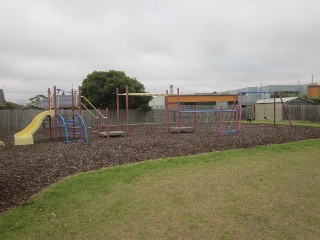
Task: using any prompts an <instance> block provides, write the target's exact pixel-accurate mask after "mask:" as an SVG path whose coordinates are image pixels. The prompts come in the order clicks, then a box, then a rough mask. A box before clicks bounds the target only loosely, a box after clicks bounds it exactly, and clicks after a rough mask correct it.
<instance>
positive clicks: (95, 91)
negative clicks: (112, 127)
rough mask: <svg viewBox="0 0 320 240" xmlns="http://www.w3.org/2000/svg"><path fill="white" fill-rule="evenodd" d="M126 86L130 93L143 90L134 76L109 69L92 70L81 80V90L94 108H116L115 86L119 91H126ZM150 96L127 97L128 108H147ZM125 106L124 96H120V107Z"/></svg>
mask: <svg viewBox="0 0 320 240" xmlns="http://www.w3.org/2000/svg"><path fill="white" fill-rule="evenodd" d="M126 86H128V88H129V92H130V93H137V92H145V88H144V86H143V84H141V83H140V82H139V81H138V80H137V79H136V78H131V77H128V76H127V75H126V74H125V73H124V72H122V71H115V70H110V71H108V72H105V71H94V72H92V73H90V74H88V75H87V77H86V78H85V79H84V80H83V81H82V87H81V92H82V95H83V96H85V97H86V98H87V99H88V100H89V101H90V102H91V103H92V104H93V105H94V106H95V107H96V108H109V109H114V108H116V105H117V101H116V88H119V93H125V92H126ZM151 99H152V97H149V96H147V97H137V96H130V97H129V108H130V109H137V108H141V109H144V110H148V109H149V106H148V104H149V101H150V100H151ZM125 107H126V101H125V96H120V108H125Z"/></svg>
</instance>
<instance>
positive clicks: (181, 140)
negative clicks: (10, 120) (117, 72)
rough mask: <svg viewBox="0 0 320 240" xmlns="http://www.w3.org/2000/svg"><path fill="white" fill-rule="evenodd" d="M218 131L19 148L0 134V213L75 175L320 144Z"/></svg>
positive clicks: (93, 137)
mask: <svg viewBox="0 0 320 240" xmlns="http://www.w3.org/2000/svg"><path fill="white" fill-rule="evenodd" d="M218 129H219V126H218V125H210V126H208V125H205V126H201V125H199V126H198V128H197V130H196V131H195V132H193V133H168V132H167V131H166V126H165V125H163V124H162V125H161V124H159V125H134V126H130V135H129V136H126V137H116V138H102V137H98V135H97V133H96V131H97V129H94V128H91V129H88V134H89V141H88V142H75V143H71V144H66V143H65V139H62V138H61V139H58V141H57V142H55V141H52V140H51V141H50V140H49V139H48V131H47V130H46V131H45V130H43V129H40V130H38V131H37V132H36V133H35V134H34V144H32V145H24V146H15V145H14V139H13V135H14V134H15V132H0V138H1V139H2V140H3V141H4V142H5V143H6V145H5V146H2V147H1V148H0V183H1V186H0V188H1V192H2V194H1V196H0V211H1V212H3V211H5V210H7V209H9V208H11V207H14V206H18V205H22V204H25V203H26V202H27V200H28V199H29V198H30V197H31V196H32V195H34V194H36V193H39V192H40V191H42V190H43V189H45V188H47V187H48V186H49V185H51V184H53V183H55V182H57V181H59V180H61V179H63V178H65V177H67V176H70V175H74V174H76V173H81V172H87V171H92V170H97V169H101V168H105V167H110V166H115V165H122V164H127V163H135V162H139V161H146V160H151V159H161V158H168V157H176V156H189V155H194V154H200V153H207V152H217V151H224V150H229V149H240V148H250V147H254V146H260V145H271V144H280V143H288V142H294V141H299V140H305V139H314V138H320V128H314V127H302V126H289V125H271V124H270V125H268V124H242V131H239V132H237V133H235V134H234V133H230V134H225V135H224V136H221V135H220V133H219V130H218Z"/></svg>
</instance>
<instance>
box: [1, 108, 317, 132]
mask: <svg viewBox="0 0 320 240" xmlns="http://www.w3.org/2000/svg"><path fill="white" fill-rule="evenodd" d="M211 107H212V106H211ZM203 109H208V108H203ZM287 110H288V112H289V115H290V117H291V119H292V120H296V121H310V122H320V106H319V105H303V106H302V105H301V106H287ZM41 111H42V110H1V111H0V131H20V130H22V129H24V128H25V127H26V126H27V125H28V124H29V123H30V122H31V121H32V120H33V118H34V117H35V116H36V115H37V114H38V113H40V112H41ZM60 114H61V115H63V116H65V117H66V118H67V117H68V116H71V110H61V111H60ZM125 114H126V112H125V110H120V120H121V121H120V123H121V124H125V121H126V116H125ZM81 115H82V117H83V119H84V121H85V123H86V125H87V126H97V125H98V119H96V118H94V117H93V116H92V115H91V114H90V112H89V111H87V110H83V111H82V114H81ZM109 116H110V118H109V123H110V125H115V124H116V110H110V114H109ZM169 116H170V122H177V120H178V112H177V111H175V112H174V111H173V112H171V113H170V115H169ZM183 118H184V120H185V121H188V120H190V121H191V119H192V118H193V115H192V113H184V114H183ZM196 118H197V121H200V122H207V121H219V120H218V119H217V113H210V112H204V113H197V114H196ZM226 118H228V114H225V119H226ZM249 118H250V119H252V118H254V108H253V107H247V108H244V109H243V110H242V119H249ZM166 119H167V112H166V110H164V109H154V110H152V111H143V110H138V109H130V110H129V121H130V123H131V124H141V123H166ZM283 119H285V116H284V117H283ZM101 121H102V122H101V124H102V125H104V124H105V122H104V120H101Z"/></svg>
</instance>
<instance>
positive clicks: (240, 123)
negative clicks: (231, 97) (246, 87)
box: [238, 92, 242, 130]
mask: <svg viewBox="0 0 320 240" xmlns="http://www.w3.org/2000/svg"><path fill="white" fill-rule="evenodd" d="M238 104H239V103H238ZM239 105H240V110H239V130H241V127H242V92H241V95H240V104H239Z"/></svg>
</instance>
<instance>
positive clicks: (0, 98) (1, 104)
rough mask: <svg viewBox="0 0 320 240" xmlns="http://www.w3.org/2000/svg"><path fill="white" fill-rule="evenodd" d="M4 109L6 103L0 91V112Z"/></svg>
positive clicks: (1, 90) (0, 90)
mask: <svg viewBox="0 0 320 240" xmlns="http://www.w3.org/2000/svg"><path fill="white" fill-rule="evenodd" d="M5 107H6V101H5V99H4V93H3V89H0V110H1V109H4V108H5Z"/></svg>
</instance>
